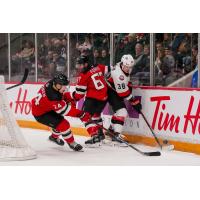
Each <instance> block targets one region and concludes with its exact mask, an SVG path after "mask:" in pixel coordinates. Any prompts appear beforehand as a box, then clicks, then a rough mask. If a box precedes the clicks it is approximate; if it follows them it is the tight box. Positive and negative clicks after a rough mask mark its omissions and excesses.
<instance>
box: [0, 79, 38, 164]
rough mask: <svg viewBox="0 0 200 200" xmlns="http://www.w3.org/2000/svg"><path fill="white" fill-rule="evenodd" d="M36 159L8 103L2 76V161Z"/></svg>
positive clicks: (0, 149)
mask: <svg viewBox="0 0 200 200" xmlns="http://www.w3.org/2000/svg"><path fill="white" fill-rule="evenodd" d="M34 158H36V153H35V152H34V150H33V149H32V148H31V147H30V146H29V145H28V144H27V142H26V140H25V138H24V137H23V135H22V132H21V129H20V128H19V126H18V124H17V122H16V120H15V116H14V114H13V113H12V111H11V109H10V106H9V103H8V98H7V94H6V89H5V84H4V77H3V76H0V161H6V160H28V159H34Z"/></svg>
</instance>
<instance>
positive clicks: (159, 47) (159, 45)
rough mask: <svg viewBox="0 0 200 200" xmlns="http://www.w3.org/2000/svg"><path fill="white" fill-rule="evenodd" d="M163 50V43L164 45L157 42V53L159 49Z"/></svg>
mask: <svg viewBox="0 0 200 200" xmlns="http://www.w3.org/2000/svg"><path fill="white" fill-rule="evenodd" d="M161 50H163V45H162V43H160V42H157V43H156V53H157V52H158V51H161Z"/></svg>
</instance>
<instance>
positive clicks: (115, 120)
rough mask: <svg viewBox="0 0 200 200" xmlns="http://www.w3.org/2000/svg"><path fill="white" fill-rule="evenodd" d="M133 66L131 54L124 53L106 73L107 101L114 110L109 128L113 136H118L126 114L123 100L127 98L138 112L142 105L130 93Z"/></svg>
mask: <svg viewBox="0 0 200 200" xmlns="http://www.w3.org/2000/svg"><path fill="white" fill-rule="evenodd" d="M133 66H134V59H133V57H132V56H131V55H124V56H122V58H121V62H119V63H117V64H116V65H115V66H113V67H111V69H110V72H109V73H108V74H107V77H106V81H107V84H108V86H109V87H108V102H109V104H110V106H111V107H112V109H113V111H114V112H115V113H114V115H113V116H112V119H111V125H110V127H109V130H110V131H112V132H114V133H115V137H120V136H121V133H122V129H123V125H124V121H125V118H126V117H127V116H128V112H127V109H126V105H125V103H124V100H125V99H126V100H128V101H129V102H130V103H131V105H132V107H133V108H134V109H135V110H136V111H137V112H138V113H140V111H141V109H142V105H141V103H140V100H139V99H136V98H134V97H133V95H132V87H131V83H130V73H131V71H132V68H133Z"/></svg>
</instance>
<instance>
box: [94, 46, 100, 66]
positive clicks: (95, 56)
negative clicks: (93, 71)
mask: <svg viewBox="0 0 200 200" xmlns="http://www.w3.org/2000/svg"><path fill="white" fill-rule="evenodd" d="M99 63H101V57H100V55H99V50H98V49H94V50H93V57H92V64H93V65H97V64H99Z"/></svg>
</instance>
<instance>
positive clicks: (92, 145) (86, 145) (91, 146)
mask: <svg viewBox="0 0 200 200" xmlns="http://www.w3.org/2000/svg"><path fill="white" fill-rule="evenodd" d="M101 145H102V144H101V143H99V142H98V143H95V144H85V147H86V148H100V147H101Z"/></svg>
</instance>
